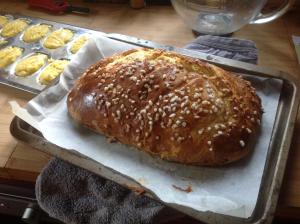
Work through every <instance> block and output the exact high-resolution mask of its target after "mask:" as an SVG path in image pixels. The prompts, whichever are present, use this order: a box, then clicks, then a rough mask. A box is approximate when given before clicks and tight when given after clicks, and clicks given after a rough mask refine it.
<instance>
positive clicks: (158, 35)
mask: <svg viewBox="0 0 300 224" xmlns="http://www.w3.org/2000/svg"><path fill="white" fill-rule="evenodd" d="M85 5H86V6H88V7H90V8H91V9H93V11H92V12H91V13H90V14H89V15H88V16H83V15H75V14H67V15H51V14H47V13H45V12H40V11H33V10H31V9H28V8H27V4H26V2H25V1H16V0H10V1H5V2H4V1H3V2H0V11H6V12H11V13H18V14H24V15H29V16H32V17H40V18H43V19H49V20H55V21H58V22H63V23H69V24H73V25H76V26H81V27H86V28H91V29H95V30H100V31H104V32H116V33H122V34H127V35H132V36H137V37H140V38H144V39H149V40H153V41H156V42H159V43H163V44H169V45H174V46H178V47H182V46H184V45H185V44H186V43H188V42H189V41H191V40H192V39H194V35H193V33H192V31H191V30H190V29H189V28H188V27H187V26H186V25H185V24H183V22H182V21H181V20H180V18H179V17H178V15H177V14H176V13H175V11H174V10H173V8H172V7H171V6H150V7H146V8H144V9H141V10H134V9H131V8H130V7H129V6H127V5H118V4H100V3H97V4H96V3H90V4H85ZM291 35H299V36H300V7H299V6H295V7H294V9H293V10H291V11H290V12H289V13H288V14H286V15H285V16H283V17H282V18H280V19H278V20H277V21H275V22H272V23H269V24H264V25H248V26H246V27H244V28H243V29H241V30H240V31H238V32H236V33H235V34H234V37H238V38H244V39H250V40H253V41H255V43H256V44H257V47H258V49H259V65H263V66H268V67H271V68H275V69H279V70H283V71H286V72H288V73H290V74H291V75H293V76H295V77H298V78H299V79H300V67H299V64H298V62H297V58H296V54H295V51H294V47H293V44H292V40H291ZM31 98H32V95H29V94H25V93H23V92H21V91H18V90H14V89H11V88H8V87H5V86H1V85H0V167H1V168H0V177H2V178H7V179H13V180H24V181H31V182H33V181H35V178H36V176H37V175H38V174H39V172H40V171H41V169H42V168H43V167H44V166H45V165H46V164H47V162H48V161H49V160H50V159H51V156H50V155H47V154H45V153H42V152H39V151H38V150H35V149H33V148H30V147H28V146H26V145H23V144H22V143H18V142H17V141H16V140H15V139H13V137H12V136H11V135H10V133H9V125H10V121H11V119H12V118H13V114H12V113H11V109H10V106H9V104H8V102H9V101H10V100H16V101H18V102H19V103H21V104H25V103H26V102H27V101H28V100H30V99H31ZM299 134H300V119H299V116H298V120H297V122H296V127H295V133H294V138H293V143H292V147H291V150H290V156H289V161H288V166H287V169H286V174H285V179H284V183H283V187H282V190H281V196H280V201H279V208H280V210H279V214H282V215H287V216H295V215H296V216H297V213H298V214H299V215H298V216H300V138H298V136H299ZM298 208H299V210H298ZM282 211H283V212H282Z"/></svg>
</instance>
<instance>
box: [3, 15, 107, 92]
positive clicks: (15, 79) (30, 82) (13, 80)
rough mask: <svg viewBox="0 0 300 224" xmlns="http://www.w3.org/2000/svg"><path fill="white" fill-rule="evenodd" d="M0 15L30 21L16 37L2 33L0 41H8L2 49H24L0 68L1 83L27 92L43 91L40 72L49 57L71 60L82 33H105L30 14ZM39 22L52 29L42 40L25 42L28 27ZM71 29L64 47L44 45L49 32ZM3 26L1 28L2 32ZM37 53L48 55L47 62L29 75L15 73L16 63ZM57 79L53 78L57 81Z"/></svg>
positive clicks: (10, 18)
mask: <svg viewBox="0 0 300 224" xmlns="http://www.w3.org/2000/svg"><path fill="white" fill-rule="evenodd" d="M0 16H6V17H7V18H8V20H9V21H13V20H15V19H24V20H26V21H28V26H27V27H26V28H25V29H24V30H23V31H22V32H20V33H18V34H17V35H16V36H14V37H8V38H6V37H2V36H1V35H0V41H1V40H3V41H5V42H6V43H3V44H0V50H2V49H4V48H6V47H9V46H15V47H19V48H21V49H22V50H23V52H22V55H21V56H19V57H18V58H17V59H16V60H15V61H14V62H13V63H12V64H10V65H8V66H7V67H5V68H3V69H1V68H0V83H2V84H5V85H8V86H12V87H14V88H17V89H21V90H23V91H26V92H30V93H34V94H37V93H39V92H41V91H42V90H43V89H44V88H45V87H46V85H43V84H41V83H40V82H39V80H38V78H39V75H40V73H41V72H42V71H43V70H44V69H45V68H46V67H47V65H48V64H49V63H50V61H49V59H53V60H57V59H67V60H71V59H72V57H74V56H75V55H76V54H72V53H71V52H70V48H71V46H72V44H73V42H74V41H75V40H76V39H77V38H79V37H80V36H82V35H86V36H89V35H92V34H94V33H97V34H103V33H102V32H99V31H93V30H88V29H84V28H81V27H76V26H72V25H68V24H61V23H57V22H53V21H48V20H43V19H39V18H32V17H29V16H21V15H11V14H6V13H0ZM38 24H46V25H49V26H50V31H49V32H48V33H47V34H46V35H45V36H44V37H43V38H41V39H40V40H38V41H36V42H33V43H27V42H24V41H23V39H22V37H23V35H24V32H25V31H26V29H27V28H29V27H30V26H32V25H38ZM62 28H64V29H69V30H71V31H72V32H73V34H74V35H73V37H72V38H71V39H70V41H69V42H68V43H66V44H65V45H63V46H62V47H59V48H57V49H48V48H46V47H44V46H43V42H44V40H45V39H46V38H47V37H48V36H49V34H50V33H51V32H53V31H55V30H58V29H62ZM1 30H2V28H0V32H1ZM35 53H42V54H45V55H47V57H48V60H46V61H45V64H44V65H43V66H42V67H41V68H40V69H38V70H37V71H36V72H34V73H32V74H31V75H29V76H26V77H21V76H17V75H16V74H15V68H16V65H17V64H18V63H19V62H20V61H21V60H22V59H24V58H26V57H28V56H31V55H33V54H35ZM56 80H57V79H55V80H53V82H55V81H56Z"/></svg>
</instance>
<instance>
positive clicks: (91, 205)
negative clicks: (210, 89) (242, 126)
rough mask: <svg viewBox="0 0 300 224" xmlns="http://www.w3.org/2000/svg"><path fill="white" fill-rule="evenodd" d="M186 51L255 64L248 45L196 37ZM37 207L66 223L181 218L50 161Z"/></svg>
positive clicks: (132, 223) (126, 223)
mask: <svg viewBox="0 0 300 224" xmlns="http://www.w3.org/2000/svg"><path fill="white" fill-rule="evenodd" d="M186 48H188V49H192V50H197V51H201V52H204V53H209V54H214V55H218V56H222V57H227V58H231V59H235V60H240V61H244V62H249V63H256V61H257V49H256V46H255V44H254V43H253V42H252V41H248V40H238V39H232V38H226V37H216V36H200V37H198V38H197V39H195V40H194V41H193V42H192V43H190V44H188V45H187V46H186ZM36 197H37V201H38V203H39V205H40V207H41V208H42V209H43V210H45V211H46V212H47V213H48V214H49V215H50V216H52V217H54V218H57V219H59V220H61V221H63V222H66V223H76V224H77V223H91V224H94V223H101V224H110V223H112V224H147V223H162V222H164V221H166V220H168V219H170V220H171V219H176V218H177V217H180V216H181V214H180V213H179V212H176V211H174V210H172V209H169V208H167V207H166V206H164V205H162V204H161V203H159V202H157V201H154V200H152V199H150V198H148V197H145V196H143V195H136V194H135V193H133V192H131V191H130V190H128V189H125V188H123V187H122V186H120V185H118V184H116V183H114V182H112V181H109V180H106V179H104V178H102V177H100V176H98V175H95V174H93V173H91V172H89V171H87V170H84V169H81V168H79V167H77V166H74V165H72V164H69V163H67V162H64V161H62V160H60V159H57V158H55V159H53V160H52V161H51V162H50V163H49V164H48V165H47V166H46V167H45V168H44V169H43V171H42V172H41V174H40V175H39V177H38V179H37V182H36Z"/></svg>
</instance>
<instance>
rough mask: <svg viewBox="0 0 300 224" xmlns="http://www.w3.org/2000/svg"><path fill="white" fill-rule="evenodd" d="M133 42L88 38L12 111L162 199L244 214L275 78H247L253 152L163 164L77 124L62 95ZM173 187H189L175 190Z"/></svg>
mask: <svg viewBox="0 0 300 224" xmlns="http://www.w3.org/2000/svg"><path fill="white" fill-rule="evenodd" d="M133 47H134V46H132V45H129V44H125V43H120V42H117V41H114V40H110V39H108V38H106V37H103V36H94V37H92V38H90V39H89V41H88V43H87V44H86V45H85V47H83V48H82V49H81V50H80V51H79V52H78V54H77V56H75V57H74V58H73V60H72V62H71V63H70V64H69V65H68V67H67V68H66V69H65V71H64V73H63V74H62V75H61V77H60V82H59V84H57V85H55V86H53V87H51V88H49V89H47V90H46V91H44V92H42V93H41V94H40V95H38V96H37V97H35V98H34V99H33V100H31V101H30V102H29V103H28V105H27V107H26V108H20V107H19V106H18V104H16V103H12V108H13V112H14V113H15V115H17V116H19V117H20V118H22V119H23V120H25V121H26V122H28V123H29V124H31V125H32V126H34V127H35V128H37V129H38V130H39V131H40V132H41V133H42V134H43V135H44V137H45V138H46V139H47V140H48V141H50V142H52V143H54V144H56V145H58V146H60V147H63V148H65V149H72V150H76V151H78V152H79V153H81V154H83V155H85V156H87V157H90V158H92V159H93V160H95V161H97V162H99V163H101V164H103V165H105V166H107V167H110V168H112V169H114V170H116V171H118V172H120V173H122V174H124V175H126V176H129V177H131V178H132V179H134V180H136V181H137V182H139V183H140V184H141V185H143V186H144V187H146V188H148V189H150V190H151V191H152V192H154V193H155V194H156V195H157V196H158V197H159V198H160V199H161V200H162V201H164V202H167V203H174V204H179V205H181V206H186V207H191V208H194V209H196V210H199V211H212V212H216V213H221V214H227V215H233V216H238V217H243V218H247V217H249V216H251V214H252V212H253V209H254V207H255V204H256V201H257V197H258V192H259V187H260V183H261V178H262V174H263V168H264V165H265V161H266V154H267V149H268V145H269V141H270V137H271V132H272V128H273V124H274V119H275V115H276V110H277V106H278V100H279V93H280V90H281V84H282V83H281V82H280V81H278V80H275V79H264V78H253V77H248V79H249V80H250V81H251V82H252V84H253V86H254V87H255V88H256V90H257V93H258V94H259V96H260V97H261V99H262V104H263V107H264V111H265V113H264V114H263V119H262V128H261V133H260V135H259V138H258V140H257V143H256V146H255V150H254V152H253V153H252V154H251V155H250V156H248V157H247V158H246V159H244V160H242V161H239V162H236V163H233V164H231V165H228V166H224V167H218V168H205V167H196V166H187V165H181V164H175V163H169V162H166V161H162V160H160V159H154V158H152V157H150V156H149V155H147V154H145V153H143V152H139V151H138V150H135V149H132V148H129V147H128V146H124V145H121V144H118V143H113V144H112V143H108V142H107V140H106V139H105V138H104V137H103V136H100V135H98V134H96V133H93V132H91V131H89V130H87V129H85V128H83V127H81V126H80V125H78V124H75V123H74V122H73V120H72V119H71V118H70V117H69V116H68V112H67V107H66V94H67V92H68V91H69V90H70V88H71V86H72V85H73V81H74V80H75V79H76V78H77V77H79V76H80V75H81V74H82V73H83V71H85V70H86V68H87V67H88V66H90V65H91V64H93V63H95V62H97V61H98V60H99V59H101V58H103V57H106V56H110V55H111V54H114V53H116V52H120V51H123V50H127V49H131V48H133ZM174 186H177V187H180V188H183V189H185V188H187V187H188V186H190V187H191V188H192V192H190V193H187V192H183V191H180V190H178V189H176V188H174Z"/></svg>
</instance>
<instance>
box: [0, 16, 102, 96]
mask: <svg viewBox="0 0 300 224" xmlns="http://www.w3.org/2000/svg"><path fill="white" fill-rule="evenodd" d="M94 33H97V34H103V33H102V32H99V31H94V30H89V29H84V28H81V27H76V26H72V25H69V24H62V23H57V22H53V21H48V20H43V19H39V18H32V17H29V16H21V15H11V14H6V13H0V83H2V84H5V85H9V86H12V87H15V88H18V89H22V90H25V91H28V92H31V93H39V92H40V91H42V90H43V89H44V88H45V87H46V86H47V85H49V84H51V83H53V82H55V80H57V79H56V78H57V77H58V76H59V75H60V74H61V73H62V72H63V70H64V68H65V66H66V65H67V64H68V63H69V61H70V60H71V59H72V57H73V56H74V55H75V54H76V53H77V52H78V51H79V49H80V48H81V47H82V46H83V45H84V44H85V43H86V41H87V40H88V39H89V37H90V36H91V35H92V34H94Z"/></svg>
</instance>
